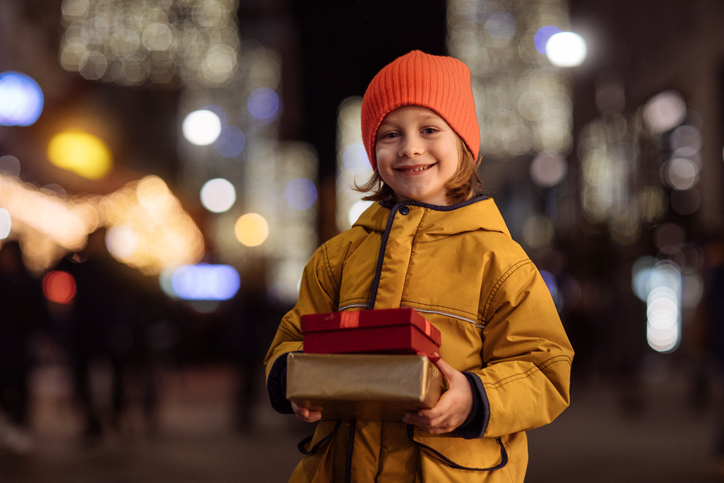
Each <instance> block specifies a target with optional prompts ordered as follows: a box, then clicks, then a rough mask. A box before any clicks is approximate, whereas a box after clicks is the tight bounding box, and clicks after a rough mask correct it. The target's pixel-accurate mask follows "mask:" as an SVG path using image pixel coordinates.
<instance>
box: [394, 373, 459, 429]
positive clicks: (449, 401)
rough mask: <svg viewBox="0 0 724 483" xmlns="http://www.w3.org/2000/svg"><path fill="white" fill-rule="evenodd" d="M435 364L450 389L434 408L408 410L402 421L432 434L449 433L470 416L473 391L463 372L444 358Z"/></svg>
mask: <svg viewBox="0 0 724 483" xmlns="http://www.w3.org/2000/svg"><path fill="white" fill-rule="evenodd" d="M435 365H436V366H437V368H438V369H439V370H440V372H441V373H442V375H443V376H444V377H445V379H446V380H447V386H448V390H447V391H446V392H445V393H443V395H442V396H441V397H440V399H439V400H438V401H437V404H435V407H434V408H432V409H421V410H419V411H417V412H411V411H410V412H407V413H406V414H405V416H404V417H403V418H402V422H404V423H406V424H414V425H415V426H417V427H419V428H421V429H423V430H424V431H426V432H428V433H430V434H442V433H449V432H450V431H453V430H454V429H456V428H457V427H458V426H460V425H461V424H463V422H465V420H466V419H467V418H468V415H469V414H470V410H471V409H472V408H473V391H472V389H470V383H469V382H468V378H467V377H465V375H464V374H463V373H462V372H460V371H456V370H455V369H453V368H452V367H450V365H449V364H448V363H447V362H445V361H443V360H442V359H438V360H437V361H435Z"/></svg>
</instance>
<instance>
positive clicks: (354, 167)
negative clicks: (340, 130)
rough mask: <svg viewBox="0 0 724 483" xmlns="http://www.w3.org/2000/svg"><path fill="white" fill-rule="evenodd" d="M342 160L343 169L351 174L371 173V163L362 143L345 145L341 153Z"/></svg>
mask: <svg viewBox="0 0 724 483" xmlns="http://www.w3.org/2000/svg"><path fill="white" fill-rule="evenodd" d="M342 162H343V163H344V167H345V169H346V170H347V171H349V172H350V173H352V174H361V175H366V176H370V175H372V165H371V164H370V160H369V158H368V157H367V151H366V150H365V147H364V144H362V143H352V144H350V145H349V146H347V148H346V149H345V150H344V154H343V155H342Z"/></svg>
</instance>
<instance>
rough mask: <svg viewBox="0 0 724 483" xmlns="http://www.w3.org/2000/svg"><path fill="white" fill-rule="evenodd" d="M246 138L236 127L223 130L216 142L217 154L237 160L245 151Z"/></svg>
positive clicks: (227, 127)
mask: <svg viewBox="0 0 724 483" xmlns="http://www.w3.org/2000/svg"><path fill="white" fill-rule="evenodd" d="M245 147H246V137H245V136H244V133H243V132H242V131H241V129H239V128H238V127H236V126H226V127H225V128H224V129H222V130H221V133H220V134H219V137H218V139H216V142H214V148H216V152H217V153H219V154H220V155H222V156H223V157H225V158H235V157H237V156H238V155H240V154H241V152H242V151H244V148H245Z"/></svg>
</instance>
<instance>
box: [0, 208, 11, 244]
mask: <svg viewBox="0 0 724 483" xmlns="http://www.w3.org/2000/svg"><path fill="white" fill-rule="evenodd" d="M12 227H13V224H12V220H11V219H10V212H9V211H8V210H6V209H5V208H0V240H4V239H6V238H7V237H8V236H10V231H11V230H12Z"/></svg>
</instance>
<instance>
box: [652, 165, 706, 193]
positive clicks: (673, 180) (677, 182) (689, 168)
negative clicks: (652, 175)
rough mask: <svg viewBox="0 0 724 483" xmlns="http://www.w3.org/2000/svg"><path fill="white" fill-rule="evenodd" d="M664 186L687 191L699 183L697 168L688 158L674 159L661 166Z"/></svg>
mask: <svg viewBox="0 0 724 483" xmlns="http://www.w3.org/2000/svg"><path fill="white" fill-rule="evenodd" d="M661 178H662V181H663V182H664V184H666V185H667V186H668V187H669V188H671V189H674V190H688V189H690V188H693V187H694V185H696V182H697V181H699V167H698V166H697V165H696V164H694V162H693V161H691V160H690V159H688V158H674V159H670V160H668V161H667V162H665V163H664V164H663V165H662V166H661Z"/></svg>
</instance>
